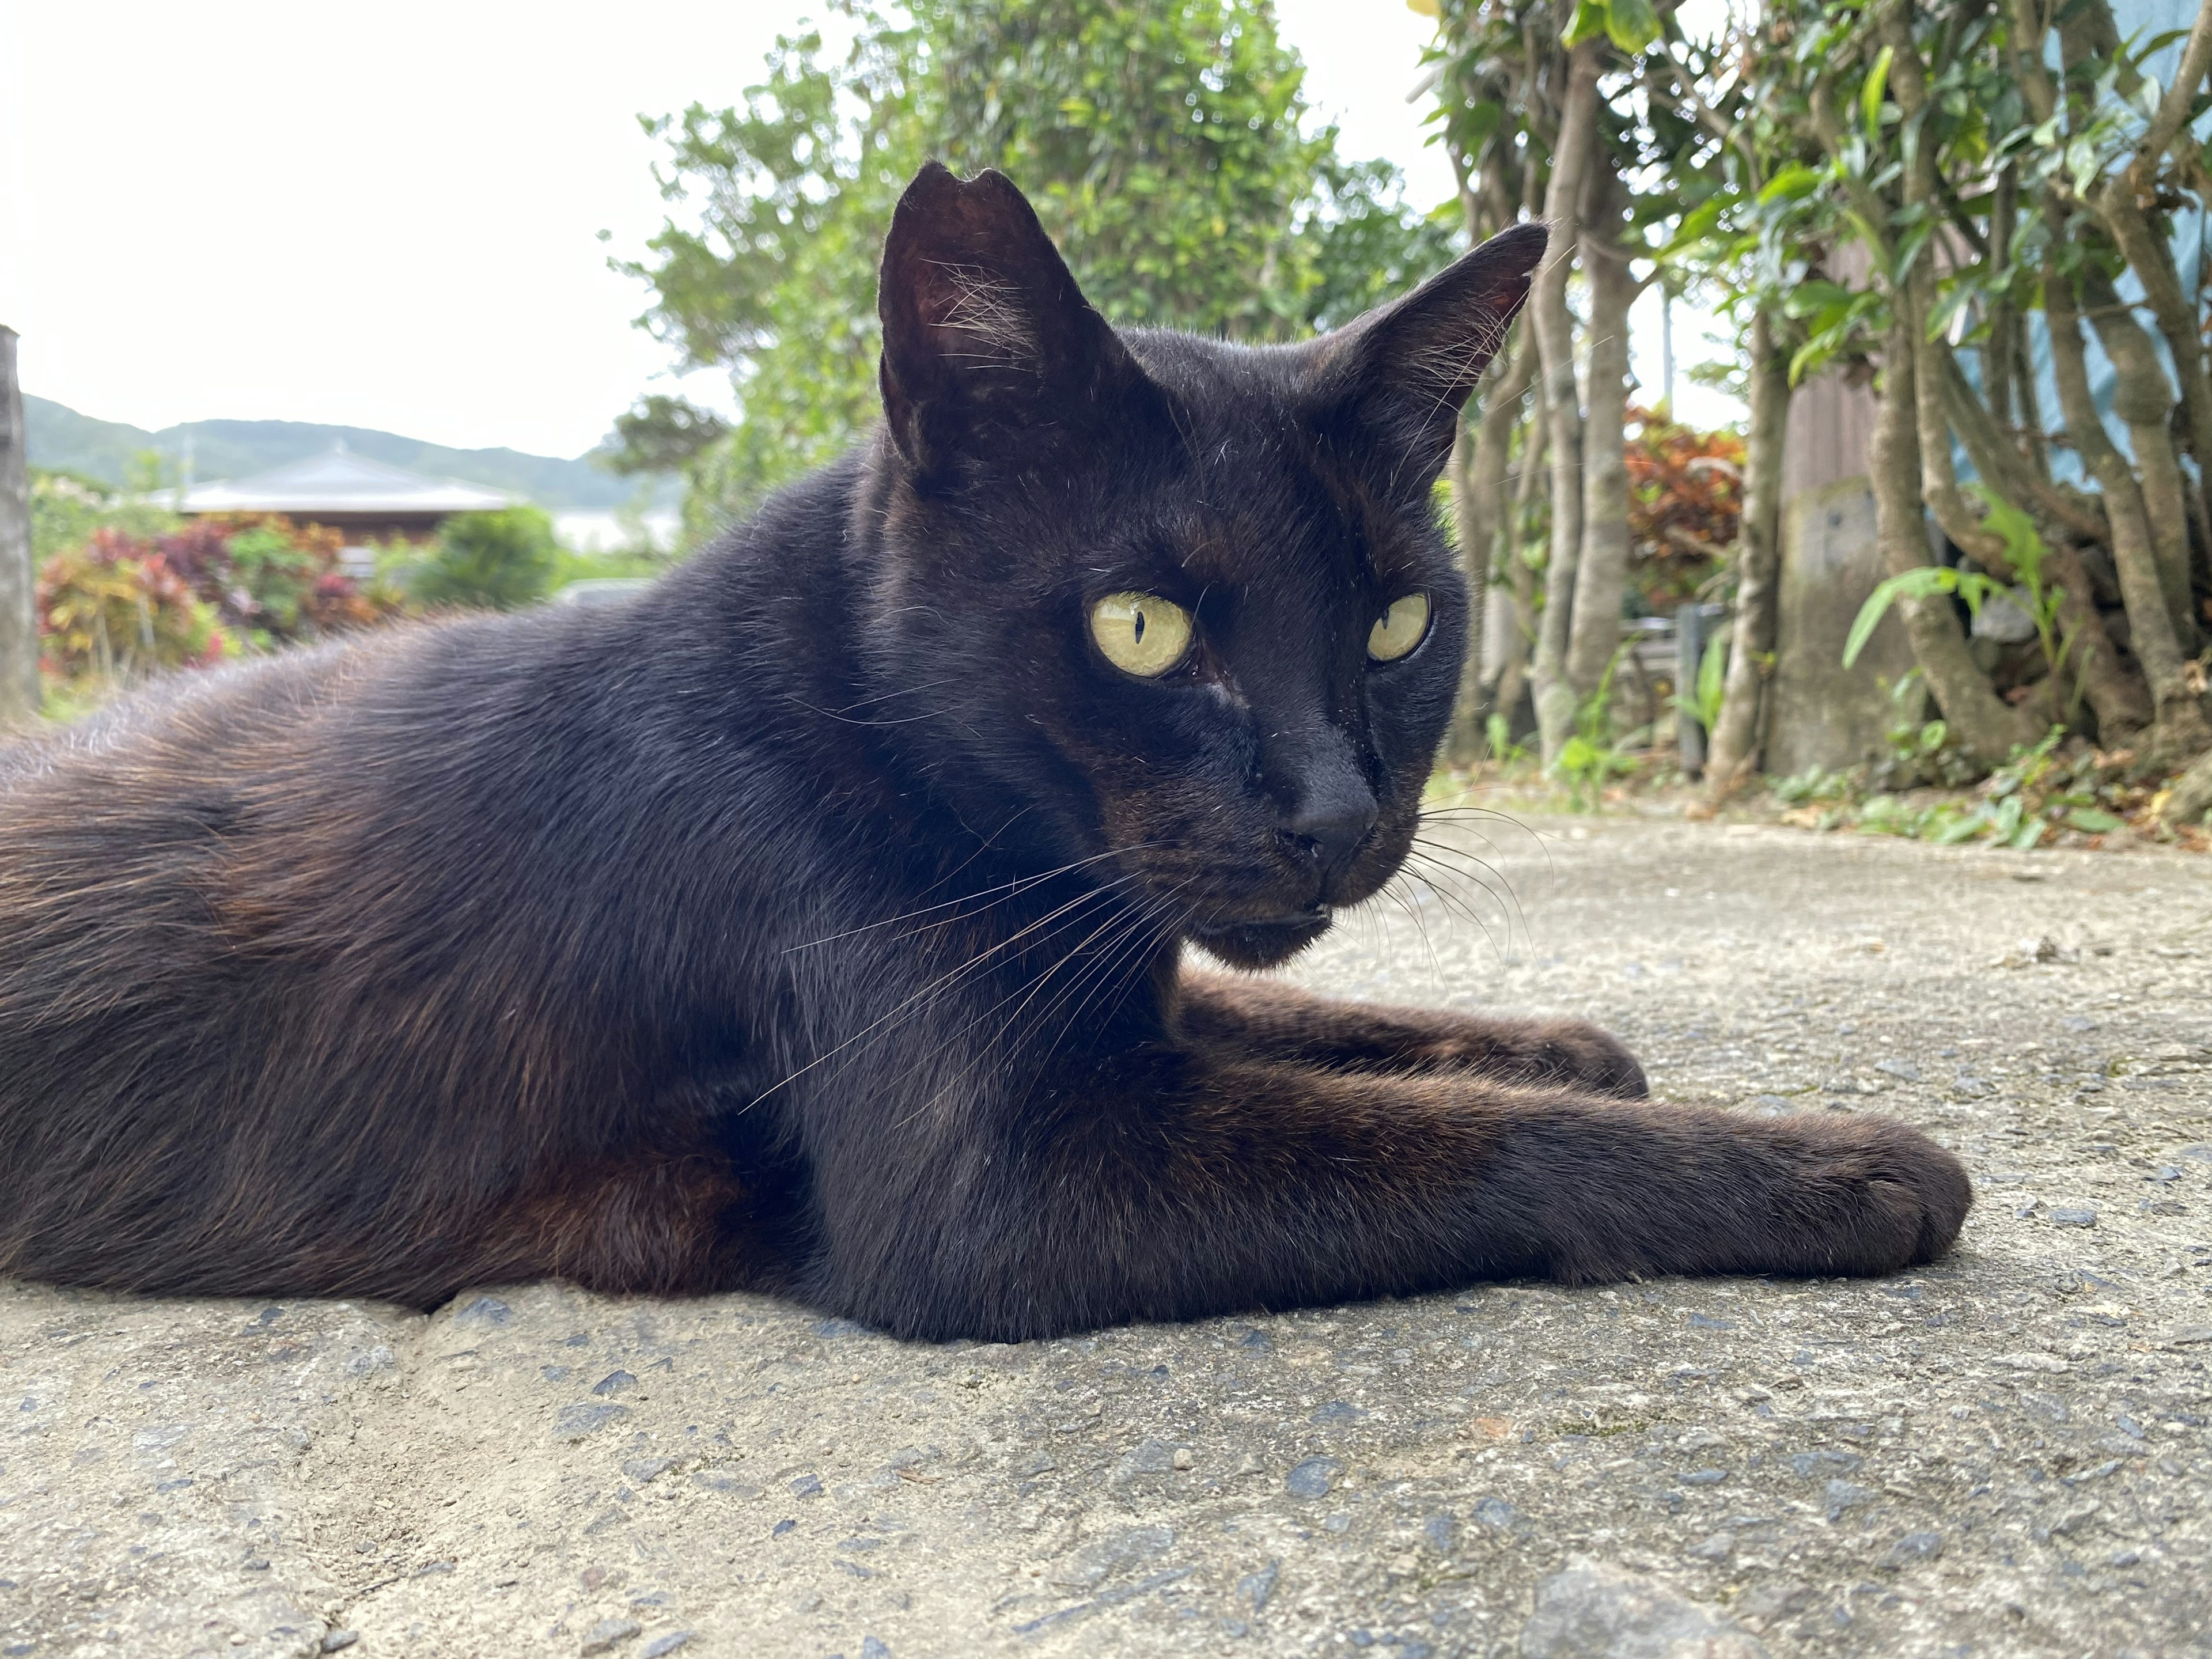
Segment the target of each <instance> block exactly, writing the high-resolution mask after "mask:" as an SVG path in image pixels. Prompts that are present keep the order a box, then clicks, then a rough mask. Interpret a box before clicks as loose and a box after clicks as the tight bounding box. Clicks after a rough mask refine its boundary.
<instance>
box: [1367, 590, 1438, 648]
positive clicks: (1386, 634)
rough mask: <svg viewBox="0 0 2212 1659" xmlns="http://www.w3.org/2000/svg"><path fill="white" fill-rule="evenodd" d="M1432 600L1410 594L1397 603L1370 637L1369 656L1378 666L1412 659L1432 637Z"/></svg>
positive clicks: (1370, 632) (1420, 595)
mask: <svg viewBox="0 0 2212 1659" xmlns="http://www.w3.org/2000/svg"><path fill="white" fill-rule="evenodd" d="M1428 633H1429V596H1428V595H1427V594H1425V593H1419V592H1415V593H1407V594H1405V595H1403V596H1402V597H1401V598H1399V599H1393V600H1392V601H1391V602H1390V604H1389V606H1388V607H1387V608H1386V609H1385V610H1384V611H1383V614H1382V615H1381V616H1379V617H1376V619H1375V626H1374V627H1373V628H1371V629H1369V630H1368V633H1367V654H1368V655H1369V656H1370V657H1371V658H1373V659H1375V660H1376V662H1395V661H1397V660H1398V659H1399V658H1401V657H1404V656H1409V655H1411V654H1412V653H1413V648H1414V647H1416V646H1418V645H1419V644H1420V642H1421V641H1423V640H1425V639H1426V638H1427V637H1428Z"/></svg>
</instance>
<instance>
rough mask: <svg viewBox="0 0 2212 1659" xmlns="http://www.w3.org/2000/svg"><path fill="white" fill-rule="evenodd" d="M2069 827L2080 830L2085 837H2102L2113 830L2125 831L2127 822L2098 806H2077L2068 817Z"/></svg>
mask: <svg viewBox="0 0 2212 1659" xmlns="http://www.w3.org/2000/svg"><path fill="white" fill-rule="evenodd" d="M2066 823H2067V827H2068V828H2069V829H2079V830H2080V831H2081V833H2082V834H2083V835H2085V836H2101V835H2105V834H2106V833H2108V832H2109V831H2111V830H2114V829H2124V828H2125V827H2126V821H2125V820H2124V819H2122V818H2118V817H2113V816H2112V814H2111V813H2110V812H2107V811H2104V810H2103V809H2102V808H2101V807H2096V806H2077V807H2075V809H2074V811H2070V812H2069V813H2068V814H2067V815H2066Z"/></svg>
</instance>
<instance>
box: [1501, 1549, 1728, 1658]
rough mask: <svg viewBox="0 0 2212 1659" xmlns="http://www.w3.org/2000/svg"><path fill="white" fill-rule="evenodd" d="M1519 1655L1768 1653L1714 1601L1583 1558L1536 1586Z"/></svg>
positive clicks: (1725, 1655)
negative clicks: (1688, 1595) (1703, 1601)
mask: <svg viewBox="0 0 2212 1659" xmlns="http://www.w3.org/2000/svg"><path fill="white" fill-rule="evenodd" d="M1520 1647H1521V1655H1522V1659H1766V1656H1767V1650H1766V1647H1765V1644H1763V1643H1761V1642H1760V1641H1759V1638H1757V1637H1755V1636H1753V1635H1752V1634H1751V1633H1750V1632H1748V1631H1747V1630H1745V1629H1744V1628H1743V1627H1742V1626H1740V1625H1738V1624H1737V1623H1735V1620H1732V1619H1730V1618H1729V1616H1728V1615H1727V1613H1724V1612H1723V1611H1722V1610H1721V1609H1720V1608H1718V1607H1706V1606H1703V1605H1701V1604H1699V1603H1698V1602H1695V1601H1688V1600H1686V1599H1685V1598H1684V1597H1682V1596H1680V1595H1675V1594H1674V1592H1673V1591H1671V1590H1669V1589H1666V1588H1665V1587H1664V1586H1662V1585H1661V1584H1660V1583H1657V1582H1656V1580H1654V1579H1651V1578H1650V1577H1646V1576H1644V1575H1643V1574H1641V1573H1634V1572H1630V1571H1627V1570H1626V1568H1622V1567H1618V1566H1613V1565H1607V1564H1606V1563H1603V1562H1599V1561H1594V1560H1591V1559H1588V1558H1586V1557H1577V1558H1574V1559H1571V1560H1570V1561H1569V1562H1568V1564H1567V1565H1566V1567H1565V1570H1563V1571H1559V1572H1555V1573H1553V1574H1552V1575H1551V1576H1550V1577H1547V1578H1546V1579H1544V1580H1542V1581H1541V1583H1538V1584H1537V1586H1536V1608H1535V1611H1534V1613H1532V1614H1530V1615H1529V1619H1528V1623H1527V1624H1526V1625H1524V1626H1522V1628H1521V1643H1520Z"/></svg>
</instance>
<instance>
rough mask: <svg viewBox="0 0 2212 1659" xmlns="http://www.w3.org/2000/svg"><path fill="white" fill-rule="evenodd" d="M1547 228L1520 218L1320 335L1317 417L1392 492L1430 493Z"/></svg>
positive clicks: (1410, 496) (1400, 495)
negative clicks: (1401, 294)
mask: <svg viewBox="0 0 2212 1659" xmlns="http://www.w3.org/2000/svg"><path fill="white" fill-rule="evenodd" d="M1550 240H1551V231H1550V229H1549V228H1547V227H1546V226H1544V225H1541V224H1526V225H1516V226H1514V227H1513V228H1511V229H1510V230H1505V231H1501V232H1499V233H1498V234H1497V235H1495V236H1493V237H1492V238H1491V239H1490V240H1488V241H1486V242H1485V243H1484V244H1483V245H1482V246H1480V247H1479V248H1477V249H1475V250H1474V252H1472V253H1468V254H1466V255H1464V256H1462V258H1459V259H1457V260H1455V262H1454V263H1453V264H1450V265H1449V266H1447V267H1446V268H1445V269H1444V270H1441V271H1439V272H1437V274H1436V275H1435V276H1431V277H1430V278H1429V280H1428V281H1427V282H1425V283H1422V284H1421V285H1420V287H1419V288H1417V289H1414V290H1413V292H1412V293H1411V294H1408V295H1406V297H1405V298H1403V299H1402V300H1395V301H1392V302H1391V303H1390V304H1389V305H1387V306H1382V307H1377V308H1376V309H1375V310H1373V311H1370V312H1369V313H1367V314H1366V315H1365V316H1364V317H1362V318H1359V319H1358V320H1357V321H1355V322H1352V323H1348V324H1346V325H1345V326H1344V327H1343V328H1342V329H1340V330H1339V331H1337V332H1336V333H1335V334H1334V335H1331V336H1330V337H1328V339H1327V340H1326V341H1323V342H1322V343H1321V349H1322V357H1321V363H1320V366H1319V367H1318V368H1317V370H1316V380H1317V389H1318V390H1319V392H1320V394H1321V403H1322V422H1323V425H1324V427H1326V428H1331V429H1334V430H1336V431H1338V432H1339V433H1340V435H1341V436H1342V437H1343V439H1344V440H1345V441H1346V443H1347V444H1348V445H1349V446H1350V447H1352V450H1353V451H1354V453H1357V454H1358V455H1359V456H1361V457H1362V459H1363V460H1364V462H1365V463H1366V465H1368V467H1369V469H1370V471H1371V472H1372V473H1373V474H1374V476H1375V477H1376V479H1377V480H1378V482H1380V483H1383V486H1384V488H1385V489H1386V491H1387V493H1388V494H1389V495H1390V496H1391V497H1392V498H1393V499H1394V500H1397V499H1402V500H1407V501H1412V500H1414V499H1417V498H1418V497H1419V496H1421V495H1425V494H1426V493H1427V491H1428V489H1429V488H1430V486H1431V485H1432V484H1434V483H1436V480H1437V474H1438V473H1440V472H1441V471H1443V465H1444V458H1445V457H1446V456H1447V455H1449V453H1451V443H1452V431H1453V428H1455V426H1456V425H1457V424H1458V422H1459V412H1460V410H1461V409H1462V406H1464V405H1465V404H1466V402H1467V400H1468V395H1469V394H1470V393H1472V392H1474V385H1475V382H1476V381H1477V380H1480V379H1481V378H1482V371H1483V370H1484V368H1486V367H1488V365H1489V362H1490V359H1491V357H1492V356H1493V355H1494V354H1495V353H1496V351H1497V350H1498V347H1499V346H1500V345H1502V344H1503V343H1504V340H1505V330H1506V326H1507V325H1509V324H1510V323H1511V322H1512V320H1513V317H1514V313H1516V312H1517V311H1519V310H1520V309H1521V307H1522V302H1523V301H1526V300H1527V299H1528V283H1529V279H1530V276H1531V275H1532V274H1533V273H1534V270H1535V269H1536V266H1537V264H1539V263H1540V262H1541V260H1542V259H1543V257H1544V249H1545V247H1546V246H1547V245H1548V244H1549V242H1550Z"/></svg>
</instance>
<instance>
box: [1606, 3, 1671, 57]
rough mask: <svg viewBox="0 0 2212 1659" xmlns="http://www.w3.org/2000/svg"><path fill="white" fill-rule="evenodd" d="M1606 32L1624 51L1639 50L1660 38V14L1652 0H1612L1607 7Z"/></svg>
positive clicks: (1614, 43)
mask: <svg viewBox="0 0 2212 1659" xmlns="http://www.w3.org/2000/svg"><path fill="white" fill-rule="evenodd" d="M1605 32H1606V33H1607V34H1609V35H1611V36H1612V37H1613V45H1614V46H1619V47H1620V49H1621V50H1622V51H1623V52H1629V53H1635V52H1641V51H1643V50H1644V47H1646V46H1650V44H1651V43H1652V42H1653V41H1654V40H1657V39H1658V38H1659V14H1658V13H1657V12H1656V11H1654V10H1653V9H1651V0H1612V3H1611V4H1609V5H1608V6H1607V8H1606V23H1605Z"/></svg>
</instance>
